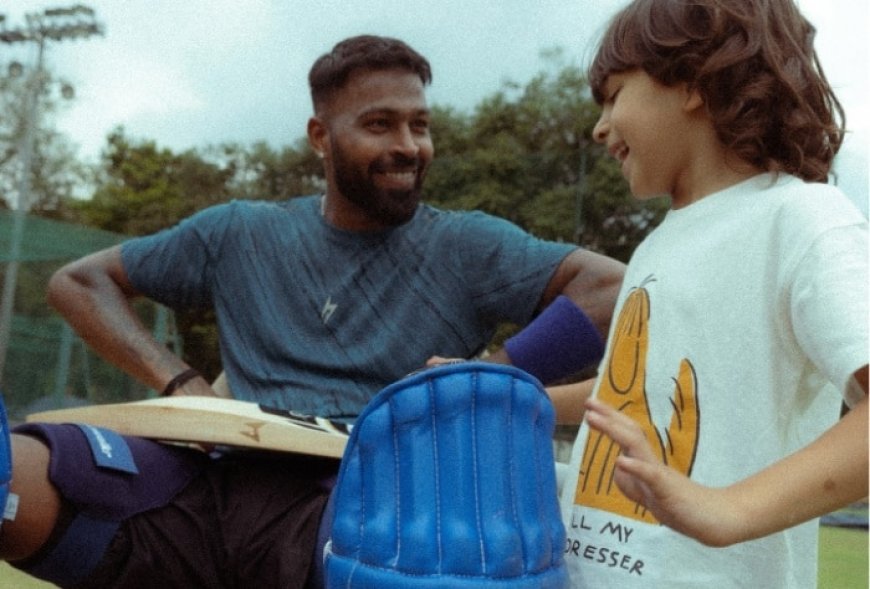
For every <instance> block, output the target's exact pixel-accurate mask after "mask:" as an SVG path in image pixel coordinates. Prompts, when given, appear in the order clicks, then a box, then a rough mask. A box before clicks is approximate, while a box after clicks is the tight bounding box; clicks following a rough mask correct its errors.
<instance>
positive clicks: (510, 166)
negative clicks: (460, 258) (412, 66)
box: [425, 52, 667, 260]
mask: <svg viewBox="0 0 870 589" xmlns="http://www.w3.org/2000/svg"><path fill="white" fill-rule="evenodd" d="M559 57H560V55H559V53H558V52H556V53H554V54H553V55H551V60H552V61H554V62H557V61H558V58H559ZM555 65H556V66H558V67H555V68H553V69H551V70H546V71H543V72H541V73H540V74H538V75H537V76H535V78H533V79H532V80H531V81H530V82H529V83H528V84H527V85H526V86H524V87H521V86H519V85H517V84H514V83H508V84H505V86H504V87H503V89H502V90H501V91H499V92H497V93H495V94H494V95H492V96H490V97H488V98H486V99H485V100H483V101H482V102H481V103H480V104H479V105H478V106H477V108H476V109H475V111H474V113H473V114H472V115H461V114H457V113H456V112H455V111H453V110H449V109H439V108H436V109H433V116H432V134H433V138H434V141H435V145H436V150H437V152H436V159H435V162H434V163H433V164H432V168H431V171H430V173H429V177H428V179H427V183H426V189H425V199H426V200H427V201H428V202H431V203H434V204H437V205H439V206H442V207H445V208H450V209H478V210H484V211H487V212H490V213H492V214H495V215H498V216H500V217H503V218H506V219H508V220H510V221H513V222H514V223H516V224H518V225H519V226H521V227H523V228H524V229H526V230H528V231H530V232H532V233H534V234H536V235H539V236H541V237H543V238H546V239H552V240H559V241H568V242H575V243H578V244H581V245H583V246H585V247H588V248H590V249H593V250H596V251H600V252H603V253H606V254H608V255H611V256H613V257H616V258H618V259H621V260H626V259H627V258H628V256H629V255H630V252H631V250H632V249H633V248H634V247H635V246H636V245H637V243H638V242H639V241H640V240H641V239H642V238H643V236H644V235H646V233H647V232H648V231H649V230H650V229H651V228H652V226H654V224H655V223H657V222H658V221H659V220H660V218H661V216H662V214H663V213H664V211H665V210H666V206H667V203H653V204H652V205H649V206H644V205H641V204H638V203H635V202H634V201H633V200H632V199H631V197H630V195H629V193H628V189H627V186H626V184H625V182H624V181H623V180H622V178H621V174H620V172H619V169H618V167H617V166H616V165H615V162H614V161H613V160H612V159H611V158H609V157H607V156H606V153H605V152H604V150H603V149H602V148H601V147H600V146H598V145H596V144H595V143H594V142H593V141H592V139H591V133H592V129H593V127H594V125H595V122H596V121H597V118H598V114H599V109H598V107H597V106H596V105H595V103H594V101H592V100H591V98H590V97H589V91H588V87H587V85H586V80H585V78H584V76H583V74H582V72H581V71H580V69H579V68H577V67H576V66H573V65H564V64H560V63H555Z"/></svg>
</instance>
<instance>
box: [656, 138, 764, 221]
mask: <svg viewBox="0 0 870 589" xmlns="http://www.w3.org/2000/svg"><path fill="white" fill-rule="evenodd" d="M715 151H716V153H710V154H703V153H701V154H698V155H699V157H697V158H694V162H693V165H691V166H688V167H687V169H686V174H685V176H684V178H683V180H684V181H683V182H682V183H681V186H680V187H678V188H677V190H675V191H674V194H673V195H672V197H671V208H672V209H681V208H683V207H687V206H689V205H690V204H692V203H694V202H697V201H699V200H701V199H703V198H705V197H707V196H710V195H711V194H716V193H717V192H721V191H722V190H725V189H726V188H730V187H731V186H735V185H737V184H740V183H741V182H743V181H745V180H748V179H749V178H752V177H753V176H757V175H758V174H761V173H762V172H764V170H762V169H760V168H757V167H756V166H753V165H752V164H750V163H748V162H746V161H744V160H742V159H740V158H738V157H737V156H735V155H733V154H730V153H728V152H726V151H724V150H719V149H717V150H715Z"/></svg>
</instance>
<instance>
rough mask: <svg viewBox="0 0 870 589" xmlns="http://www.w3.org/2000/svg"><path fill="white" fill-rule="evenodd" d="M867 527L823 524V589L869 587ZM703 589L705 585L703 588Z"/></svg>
mask: <svg viewBox="0 0 870 589" xmlns="http://www.w3.org/2000/svg"><path fill="white" fill-rule="evenodd" d="M867 554H868V546H867V532H866V531H865V530H851V529H845V528H832V527H822V529H821V532H820V542H819V589H868V577H867V574H868V568H867V567H868V558H867ZM0 587H2V588H3V589H53V588H54V585H51V584H49V583H43V582H42V581H37V580H36V579H34V578H32V577H28V576H27V575H25V574H23V573H20V572H19V571H17V570H15V569H13V568H12V567H10V566H9V565H7V564H6V563H0ZM699 589H703V588H699Z"/></svg>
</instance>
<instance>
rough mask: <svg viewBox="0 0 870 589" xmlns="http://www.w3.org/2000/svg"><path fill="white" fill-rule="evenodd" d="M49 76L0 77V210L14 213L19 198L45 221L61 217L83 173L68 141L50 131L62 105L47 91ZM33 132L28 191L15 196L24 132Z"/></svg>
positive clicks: (83, 175)
mask: <svg viewBox="0 0 870 589" xmlns="http://www.w3.org/2000/svg"><path fill="white" fill-rule="evenodd" d="M51 82H52V75H51V73H50V72H48V71H45V70H43V72H42V75H41V76H30V75H27V72H26V70H25V71H24V72H23V73H22V74H20V75H7V76H0V207H2V208H13V207H14V206H15V204H16V202H17V201H18V200H19V198H20V199H21V200H22V201H23V202H22V204H23V206H24V207H25V208H27V209H29V210H32V211H33V212H35V213H37V214H39V215H41V216H45V217H60V216H62V207H63V204H64V203H65V202H66V201H67V200H68V199H70V198H71V197H72V196H73V194H74V193H75V190H76V188H77V187H78V186H80V185H81V184H82V183H83V182H84V180H85V178H86V176H87V173H88V168H87V166H86V165H84V164H82V163H81V162H79V161H78V160H77V159H76V156H75V150H74V148H73V146H72V144H71V143H70V142H69V140H68V139H67V138H66V137H65V136H64V135H62V134H61V133H59V132H58V131H57V130H56V129H55V128H54V126H53V124H52V123H53V115H54V113H56V112H57V111H58V110H60V109H61V108H62V106H63V103H62V101H61V100H60V98H59V96H58V95H57V93H56V92H52V90H53V89H55V88H54V85H53V84H51ZM28 128H31V129H32V130H33V132H32V136H31V137H30V139H31V140H32V144H31V146H30V173H29V180H30V191H29V193H28V194H27V195H24V196H20V195H19V193H20V189H21V184H22V183H21V180H22V174H23V166H22V160H23V157H22V155H23V152H24V151H25V149H26V148H25V142H26V140H27V135H26V131H27V129H28Z"/></svg>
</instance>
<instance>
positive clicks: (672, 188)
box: [593, 69, 693, 200]
mask: <svg viewBox="0 0 870 589" xmlns="http://www.w3.org/2000/svg"><path fill="white" fill-rule="evenodd" d="M603 90H604V102H603V104H602V112H601V117H600V118H599V120H598V122H597V124H596V125H595V129H594V130H593V137H594V138H595V140H596V141H598V142H600V143H603V144H604V145H606V146H607V150H608V152H609V153H610V155H612V156H613V157H614V158H616V159H617V160H618V161H619V162H620V164H621V166H622V174H623V176H625V178H626V180H628V183H629V186H630V188H631V192H632V194H633V195H634V196H635V197H637V198H641V199H644V198H651V197H655V196H662V195H670V196H671V197H673V198H674V199H675V200H677V199H679V198H680V197H681V195H683V194H684V193H686V191H687V190H689V189H690V187H689V186H688V182H689V180H690V177H691V174H690V170H689V167H690V165H691V162H692V161H693V153H692V150H693V142H692V140H691V139H692V137H693V132H692V126H693V125H692V121H691V119H692V117H691V111H689V110H687V101H688V100H689V98H690V94H689V93H688V92H687V91H685V90H684V89H683V88H682V87H668V86H664V85H662V84H660V83H658V82H656V81H655V80H654V79H653V78H651V77H650V76H649V75H647V74H646V73H645V72H643V71H642V70H639V69H634V70H630V71H628V72H619V73H613V74H611V75H610V76H608V78H607V81H606V82H605V84H604V88H603Z"/></svg>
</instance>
